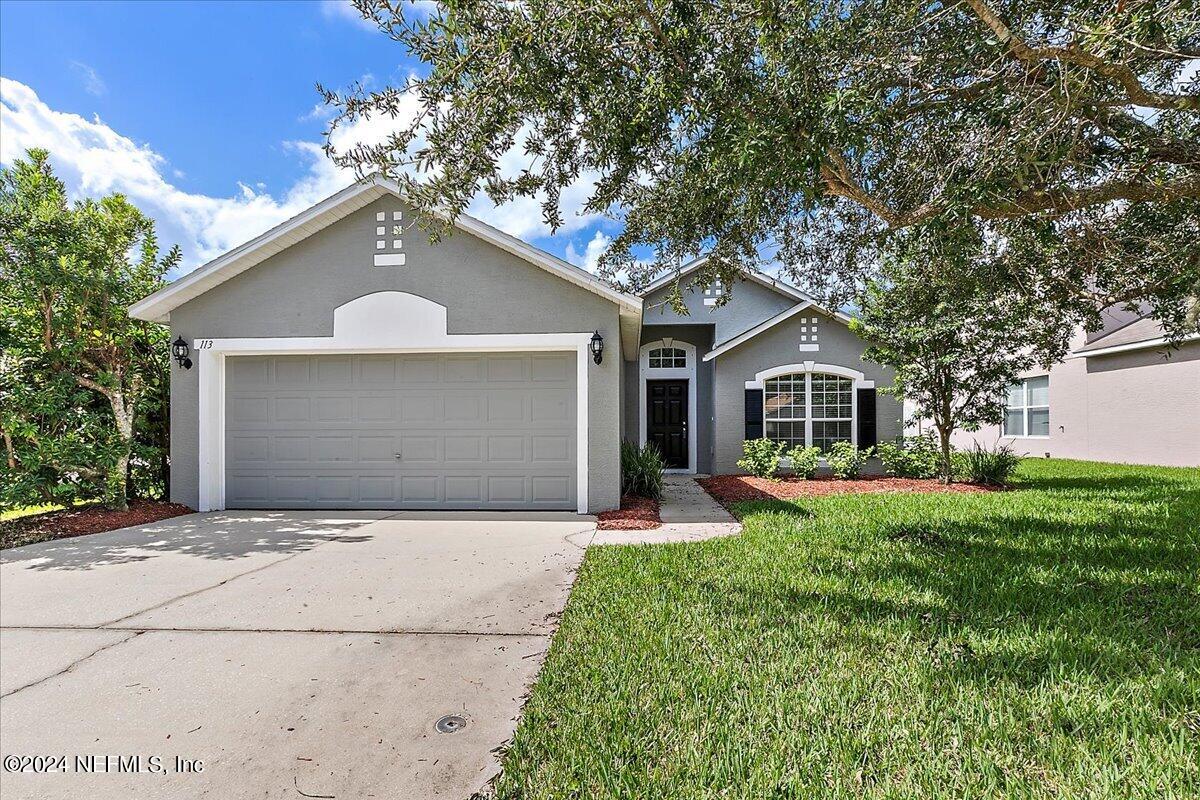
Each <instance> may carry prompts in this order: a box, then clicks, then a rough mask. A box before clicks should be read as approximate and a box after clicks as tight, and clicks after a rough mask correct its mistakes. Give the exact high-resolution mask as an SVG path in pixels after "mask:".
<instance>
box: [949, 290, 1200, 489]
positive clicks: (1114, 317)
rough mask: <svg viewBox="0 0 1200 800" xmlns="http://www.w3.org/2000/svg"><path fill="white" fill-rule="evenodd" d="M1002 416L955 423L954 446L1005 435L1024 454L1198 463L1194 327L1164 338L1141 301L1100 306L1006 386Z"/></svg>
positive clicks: (1198, 357) (1199, 359) (1199, 376)
mask: <svg viewBox="0 0 1200 800" xmlns="http://www.w3.org/2000/svg"><path fill="white" fill-rule="evenodd" d="M1005 400H1006V408H1005V415H1004V421H1003V422H1002V423H1001V424H1000V425H991V426H987V427H985V428H982V429H980V430H978V431H960V432H957V433H956V434H955V435H954V437H953V442H954V444H955V445H956V446H958V447H969V446H971V445H972V444H974V443H975V442H978V443H980V444H982V445H985V446H989V447H990V446H995V445H996V444H1004V445H1008V446H1009V447H1011V448H1013V450H1014V451H1016V452H1017V453H1020V454H1023V455H1032V456H1046V457H1054V458H1078V459H1083V460H1085V461H1113V462H1118V463H1126V464H1159V465H1164V466H1180V467H1196V466H1200V334H1192V335H1191V336H1188V337H1185V338H1184V340H1183V341H1182V342H1180V343H1179V346H1178V347H1174V348H1172V347H1169V346H1168V343H1167V340H1166V338H1165V335H1164V331H1163V328H1162V326H1161V325H1160V324H1159V323H1158V322H1157V321H1156V320H1155V319H1154V318H1153V317H1152V316H1150V315H1149V313H1148V309H1141V310H1135V311H1130V310H1126V309H1121V308H1114V309H1109V310H1108V311H1106V312H1105V313H1104V324H1103V325H1102V327H1101V328H1100V329H1098V330H1095V331H1085V330H1079V331H1077V332H1076V334H1075V337H1074V339H1073V340H1072V342H1071V350H1070V352H1069V353H1068V355H1067V357H1066V358H1065V359H1063V360H1062V361H1060V362H1058V363H1057V364H1054V365H1053V366H1051V367H1050V368H1049V369H1045V368H1041V369H1034V370H1030V371H1029V372H1027V373H1025V374H1024V375H1023V376H1022V378H1021V380H1020V381H1018V382H1017V383H1015V384H1014V385H1012V386H1010V387H1009V389H1008V394H1007V397H1006V398H1005Z"/></svg>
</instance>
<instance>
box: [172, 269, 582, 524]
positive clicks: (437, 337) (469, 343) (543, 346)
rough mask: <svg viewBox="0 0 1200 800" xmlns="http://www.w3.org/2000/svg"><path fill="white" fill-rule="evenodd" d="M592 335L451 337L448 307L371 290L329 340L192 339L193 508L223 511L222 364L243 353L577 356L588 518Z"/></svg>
mask: <svg viewBox="0 0 1200 800" xmlns="http://www.w3.org/2000/svg"><path fill="white" fill-rule="evenodd" d="M591 337H592V332H591V331H589V332H586V333H520V334H491V333H485V334H451V333H448V332H447V330H446V307H445V306H443V305H440V304H438V303H435V302H433V301H432V300H427V299H425V298H423V297H419V296H417V295H413V294H408V293H406V292H375V293H374V294H369V295H365V296H363V297H359V298H357V299H355V300H351V301H350V302H348V303H346V304H344V305H341V306H338V307H337V308H335V309H334V311H333V335H332V336H295V337H270V338H261V339H258V338H241V339H205V338H203V337H197V338H196V339H194V340H193V344H192V347H193V349H194V350H195V351H196V355H197V361H198V363H197V366H198V368H199V371H200V374H199V384H200V389H199V462H200V464H199V467H200V472H199V475H200V487H199V488H200V497H199V503H198V506H199V507H198V508H197V510H198V511H221V510H223V509H224V508H225V362H226V358H227V357H229V356H240V355H305V354H339V353H340V354H363V353H455V352H492V353H502V352H524V351H530V350H537V351H574V352H575V354H576V358H575V364H576V367H575V369H576V373H575V375H576V386H575V390H576V398H575V411H576V446H575V455H576V466H575V471H576V475H575V504H576V510H577V511H578V513H580V514H586V513H588V508H589V504H588V364H589V363H590V361H591V353H590V351H589V349H588V344H589V342H590V341H591Z"/></svg>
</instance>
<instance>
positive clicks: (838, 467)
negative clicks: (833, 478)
mask: <svg viewBox="0 0 1200 800" xmlns="http://www.w3.org/2000/svg"><path fill="white" fill-rule="evenodd" d="M874 450H875V448H873V447H868V448H866V449H865V450H859V449H858V447H856V446H855V445H854V444H852V443H851V442H834V443H833V447H831V448H829V452H828V453H826V454H825V460H826V461H827V462H828V463H829V468H830V469H831V470H833V474H834V475H837V476H838V477H839V478H843V479H845V480H850V479H851V478H857V477H858V474H859V473H860V472H862V468H863V465H864V464H866V463H867V459H868V458H870V457H871V454H872V453H873V452H874Z"/></svg>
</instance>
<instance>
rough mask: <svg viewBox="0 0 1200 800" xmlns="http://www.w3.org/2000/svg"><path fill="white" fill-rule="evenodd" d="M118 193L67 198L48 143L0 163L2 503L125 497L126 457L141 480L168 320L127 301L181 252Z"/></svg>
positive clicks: (160, 389) (146, 289)
mask: <svg viewBox="0 0 1200 800" xmlns="http://www.w3.org/2000/svg"><path fill="white" fill-rule="evenodd" d="M179 257H180V253H179V249H178V248H177V247H173V248H171V250H170V251H169V252H168V253H167V254H166V255H165V256H163V255H160V252H159V247H158V241H157V239H156V238H155V235H154V223H153V221H152V220H150V219H149V218H148V217H146V216H144V215H143V214H142V213H141V212H140V211H138V210H137V209H136V208H135V207H134V206H132V205H131V204H130V203H129V202H128V201H127V200H126V199H125V198H124V197H123V196H121V195H111V196H108V197H105V198H103V199H101V200H99V201H94V200H82V201H79V202H76V203H74V204H70V203H68V200H67V195H66V190H65V187H64V186H63V183H62V181H60V180H59V179H58V178H57V177H55V175H54V173H53V171H52V169H51V167H50V163H49V154H48V153H47V152H46V151H45V150H30V151H29V152H28V153H27V156H26V158H25V159H18V160H17V161H16V162H14V163H13V165H12V166H11V167H10V168H7V169H4V170H3V171H2V172H0V258H2V260H0V284H2V287H3V288H2V291H0V319H2V320H3V322H2V325H0V351H2V355H0V429H2V430H3V439H4V463H3V466H2V467H0V469H2V473H0V474H2V475H3V478H4V481H3V486H0V498H2V500H3V502H4V503H6V504H15V503H22V502H28V501H31V500H41V501H46V500H52V501H58V502H65V501H69V500H72V499H75V498H78V497H96V496H103V497H104V498H105V499H106V501H107V502H109V503H110V504H112V505H114V506H116V507H124V505H125V503H126V497H127V494H128V491H127V486H126V482H127V477H128V475H129V472H130V468H131V458H132V457H133V456H134V455H135V453H136V454H137V455H138V456H139V458H138V459H137V461H136V464H135V466H136V468H137V469H140V470H141V471H142V473H143V475H142V479H143V480H144V481H146V482H148V483H153V482H159V483H161V477H160V475H156V474H155V472H154V470H153V469H152V468H151V467H150V465H151V464H152V463H155V464H161V454H160V453H159V452H157V450H156V448H157V446H158V444H159V442H156V441H151V440H150V439H149V438H148V437H147V436H146V435H145V434H144V433H143V432H141V431H140V430H139V428H140V427H141V424H142V422H143V421H144V420H146V419H147V418H148V417H154V416H155V415H158V416H159V417H161V416H162V415H163V413H164V412H163V411H162V409H161V406H162V404H164V403H165V399H166V390H165V382H166V379H167V363H168V362H167V359H168V347H167V331H166V329H164V328H162V327H161V326H158V325H153V324H149V323H145V322H141V321H139V320H134V319H131V318H130V317H129V316H128V314H127V313H126V308H127V307H128V306H129V305H130V304H131V303H133V302H134V301H135V300H138V299H140V298H142V297H144V296H145V295H147V294H149V293H151V292H153V291H155V290H156V289H158V288H159V287H161V286H162V285H163V276H164V274H165V273H166V271H167V270H169V269H170V268H171V267H173V266H175V265H176V264H177V263H178V262H179Z"/></svg>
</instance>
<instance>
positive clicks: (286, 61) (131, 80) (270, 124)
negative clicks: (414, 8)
mask: <svg viewBox="0 0 1200 800" xmlns="http://www.w3.org/2000/svg"><path fill="white" fill-rule="evenodd" d="M417 68H418V65H417V64H416V63H415V62H414V61H413V60H411V59H409V58H408V56H407V53H406V52H405V51H404V49H403V47H402V46H401V45H399V44H397V43H395V42H392V41H390V40H389V39H388V38H387V37H386V36H384V35H383V34H381V33H379V32H378V31H377V30H374V29H373V28H372V27H371V26H369V25H368V24H367V23H365V22H363V21H362V20H360V19H358V18H357V16H356V12H354V11H353V9H352V8H351V7H350V6H349V5H348V3H345V2H343V1H342V0H308V1H307V2H200V3H188V2H163V3H157V2H133V3H117V2H104V3H100V2H97V3H83V2H79V3H57V2H56V3H41V2H11V0H0V78H2V82H0V162H2V163H5V164H8V163H11V162H12V160H13V159H14V158H16V157H18V156H19V155H20V154H21V153H22V152H23V151H24V150H25V149H26V148H27V147H30V146H43V147H47V148H48V149H50V151H51V154H52V158H53V161H54V164H55V168H56V170H57V171H58V172H59V174H60V175H61V176H62V177H63V178H64V180H66V181H67V184H68V187H69V188H70V190H71V191H72V193H73V194H75V195H76V196H79V195H83V194H88V195H99V194H103V193H107V192H110V191H122V192H124V193H126V194H128V195H129V196H130V198H131V199H132V200H133V201H134V202H136V203H138V205H139V206H140V207H142V208H143V210H145V211H146V212H147V213H149V214H151V215H152V216H154V217H155V219H156V220H157V221H158V223H159V232H160V238H161V239H162V241H163V242H164V244H170V243H175V242H178V243H180V244H181V245H182V246H183V247H184V251H185V252H184V259H185V268H186V269H190V268H193V267H195V266H198V265H199V264H201V263H203V262H204V261H207V260H208V259H210V258H213V257H215V256H216V255H219V254H220V253H221V252H223V251H225V250H227V249H229V248H231V247H234V246H236V245H238V244H240V243H241V242H243V241H245V240H247V239H249V238H252V237H253V236H255V235H257V234H258V233H261V232H262V231H263V230H266V229H267V228H269V227H271V226H272V225H275V224H277V223H278V222H281V221H282V220H283V219H286V218H287V217H289V216H292V215H293V214H295V213H297V212H299V211H301V210H303V209H304V208H306V207H307V206H308V205H311V204H312V203H313V202H316V201H317V200H319V199H321V198H322V197H325V196H328V195H329V194H332V193H333V192H334V191H336V190H337V189H339V188H341V186H343V185H345V184H347V183H349V181H350V179H351V178H350V176H349V175H346V174H344V173H339V171H338V170H337V169H336V168H334V167H333V166H332V164H330V163H329V162H328V161H327V160H326V159H325V157H324V155H323V154H321V153H320V152H319V149H318V148H319V146H320V144H322V142H323V137H322V131H323V129H324V126H325V124H326V118H325V115H324V114H323V110H322V109H321V108H320V107H318V104H319V97H318V96H317V93H316V90H315V84H316V83H317V82H318V81H319V82H321V83H323V84H325V85H326V86H329V87H336V88H343V87H346V86H349V85H350V84H352V83H353V82H355V81H360V80H361V81H365V82H367V83H368V85H372V84H373V85H375V86H380V85H384V84H387V83H392V84H396V83H399V82H402V81H403V80H404V78H405V77H406V76H407V75H408V74H409V73H410V72H412V71H413V70H415V69H417ZM384 125H386V123H384ZM381 130H382V128H381V126H380V123H379V122H375V123H372V124H367V125H363V126H360V128H359V129H358V130H352V131H349V132H348V133H347V134H346V135H347V136H348V137H352V138H353V137H357V138H361V139H363V140H369V139H370V138H371V137H373V136H377V135H379V133H380V132H381ZM587 185H588V184H587V182H586V180H584V181H581V182H580V185H578V186H576V187H574V190H573V191H568V192H567V193H566V198H567V199H566V202H565V203H564V210H565V211H566V212H567V214H568V217H567V226H566V228H565V229H564V230H561V231H560V232H559V233H558V234H557V235H555V236H550V235H549V231H548V229H547V228H546V226H545V225H544V224H543V223H541V221H540V214H539V213H538V211H537V208H536V204H535V203H532V202H525V203H522V204H519V205H515V206H513V205H509V206H506V207H504V208H501V209H496V208H493V207H492V206H491V204H490V203H488V202H487V201H486V200H485V199H482V198H481V199H480V200H479V201H478V202H477V203H476V204H475V205H473V206H472V208H471V212H472V213H473V214H474V215H476V216H479V217H481V218H483V219H484V220H485V221H487V222H490V223H491V224H493V225H496V226H497V227H500V228H503V229H504V230H507V231H508V232H509V233H512V234H514V235H517V236H520V237H521V238H524V239H526V240H527V241H531V242H533V243H534V244H536V245H538V246H540V247H543V248H545V249H547V250H549V251H551V252H553V253H555V254H556V255H559V256H563V257H566V258H568V259H569V260H572V261H574V262H575V263H579V264H589V265H590V264H594V261H595V258H596V257H597V256H598V255H599V252H600V251H601V250H602V249H603V246H604V245H605V244H606V242H607V236H608V235H611V234H612V233H614V232H615V231H616V230H617V223H614V222H612V221H609V220H601V219H599V218H596V217H591V218H580V217H578V216H577V215H576V214H575V213H574V212H575V210H576V209H577V208H578V205H579V203H580V202H581V201H582V199H583V197H585V196H586V193H587Z"/></svg>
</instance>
